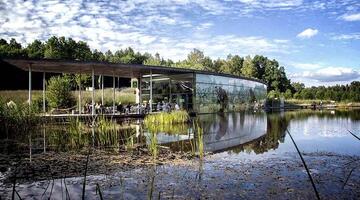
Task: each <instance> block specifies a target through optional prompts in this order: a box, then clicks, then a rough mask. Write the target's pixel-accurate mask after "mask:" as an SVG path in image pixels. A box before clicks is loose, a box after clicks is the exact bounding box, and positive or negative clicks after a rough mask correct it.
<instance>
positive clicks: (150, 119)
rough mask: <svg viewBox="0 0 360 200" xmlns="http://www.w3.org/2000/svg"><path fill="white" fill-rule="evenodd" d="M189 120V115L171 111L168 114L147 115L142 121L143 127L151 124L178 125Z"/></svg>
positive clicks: (181, 111) (184, 112) (183, 112)
mask: <svg viewBox="0 0 360 200" xmlns="http://www.w3.org/2000/svg"><path fill="white" fill-rule="evenodd" d="M189 119H190V117H189V114H188V113H187V112H186V111H184V110H180V111H172V112H170V113H167V112H161V113H156V114H150V115H147V116H146V117H145V119H144V123H145V125H151V124H178V123H185V122H188V121H189Z"/></svg>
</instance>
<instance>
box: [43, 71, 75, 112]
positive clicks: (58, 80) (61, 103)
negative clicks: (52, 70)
mask: <svg viewBox="0 0 360 200" xmlns="http://www.w3.org/2000/svg"><path fill="white" fill-rule="evenodd" d="M71 87H72V83H71V79H70V78H68V77H66V76H54V77H51V78H50V80H49V81H48V83H47V89H48V90H47V99H48V101H49V106H50V107H51V108H69V107H71V106H73V105H74V104H75V99H74V97H73V95H72V93H71Z"/></svg>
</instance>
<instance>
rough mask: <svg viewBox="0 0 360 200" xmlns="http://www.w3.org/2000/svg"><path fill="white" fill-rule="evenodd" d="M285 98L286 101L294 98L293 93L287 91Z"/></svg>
mask: <svg viewBox="0 0 360 200" xmlns="http://www.w3.org/2000/svg"><path fill="white" fill-rule="evenodd" d="M284 97H285V99H291V98H292V92H291V90H290V89H286V91H285V93H284Z"/></svg>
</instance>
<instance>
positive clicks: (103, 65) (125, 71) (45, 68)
mask: <svg viewBox="0 0 360 200" xmlns="http://www.w3.org/2000/svg"><path fill="white" fill-rule="evenodd" d="M2 60H3V61H4V62H7V63H9V64H10V65H13V66H15V67H18V68H20V69H22V70H25V71H28V70H29V66H31V71H33V72H50V73H74V74H77V73H82V74H91V72H92V68H94V73H95V75H105V76H113V75H114V76H116V77H123V78H136V77H140V76H141V75H144V74H149V73H150V70H151V71H152V73H153V74H184V73H198V74H209V75H217V76H225V77H232V78H240V79H246V80H251V81H256V82H260V83H263V84H265V83H264V82H262V81H260V80H258V79H254V78H248V77H243V76H235V75H231V74H223V73H215V72H209V71H201V70H194V69H185V68H175V67H165V66H152V65H139V64H121V63H109V62H98V61H77V60H58V59H13V58H5V59H2Z"/></svg>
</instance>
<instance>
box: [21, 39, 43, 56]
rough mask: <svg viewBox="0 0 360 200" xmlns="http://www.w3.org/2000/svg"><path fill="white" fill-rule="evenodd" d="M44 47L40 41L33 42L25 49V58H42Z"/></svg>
mask: <svg viewBox="0 0 360 200" xmlns="http://www.w3.org/2000/svg"><path fill="white" fill-rule="evenodd" d="M44 51H45V45H44V44H43V43H42V42H41V41H40V40H34V41H33V42H32V43H30V44H29V45H28V46H27V47H26V52H27V56H28V57H29V58H38V59H39V58H43V57H44Z"/></svg>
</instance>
